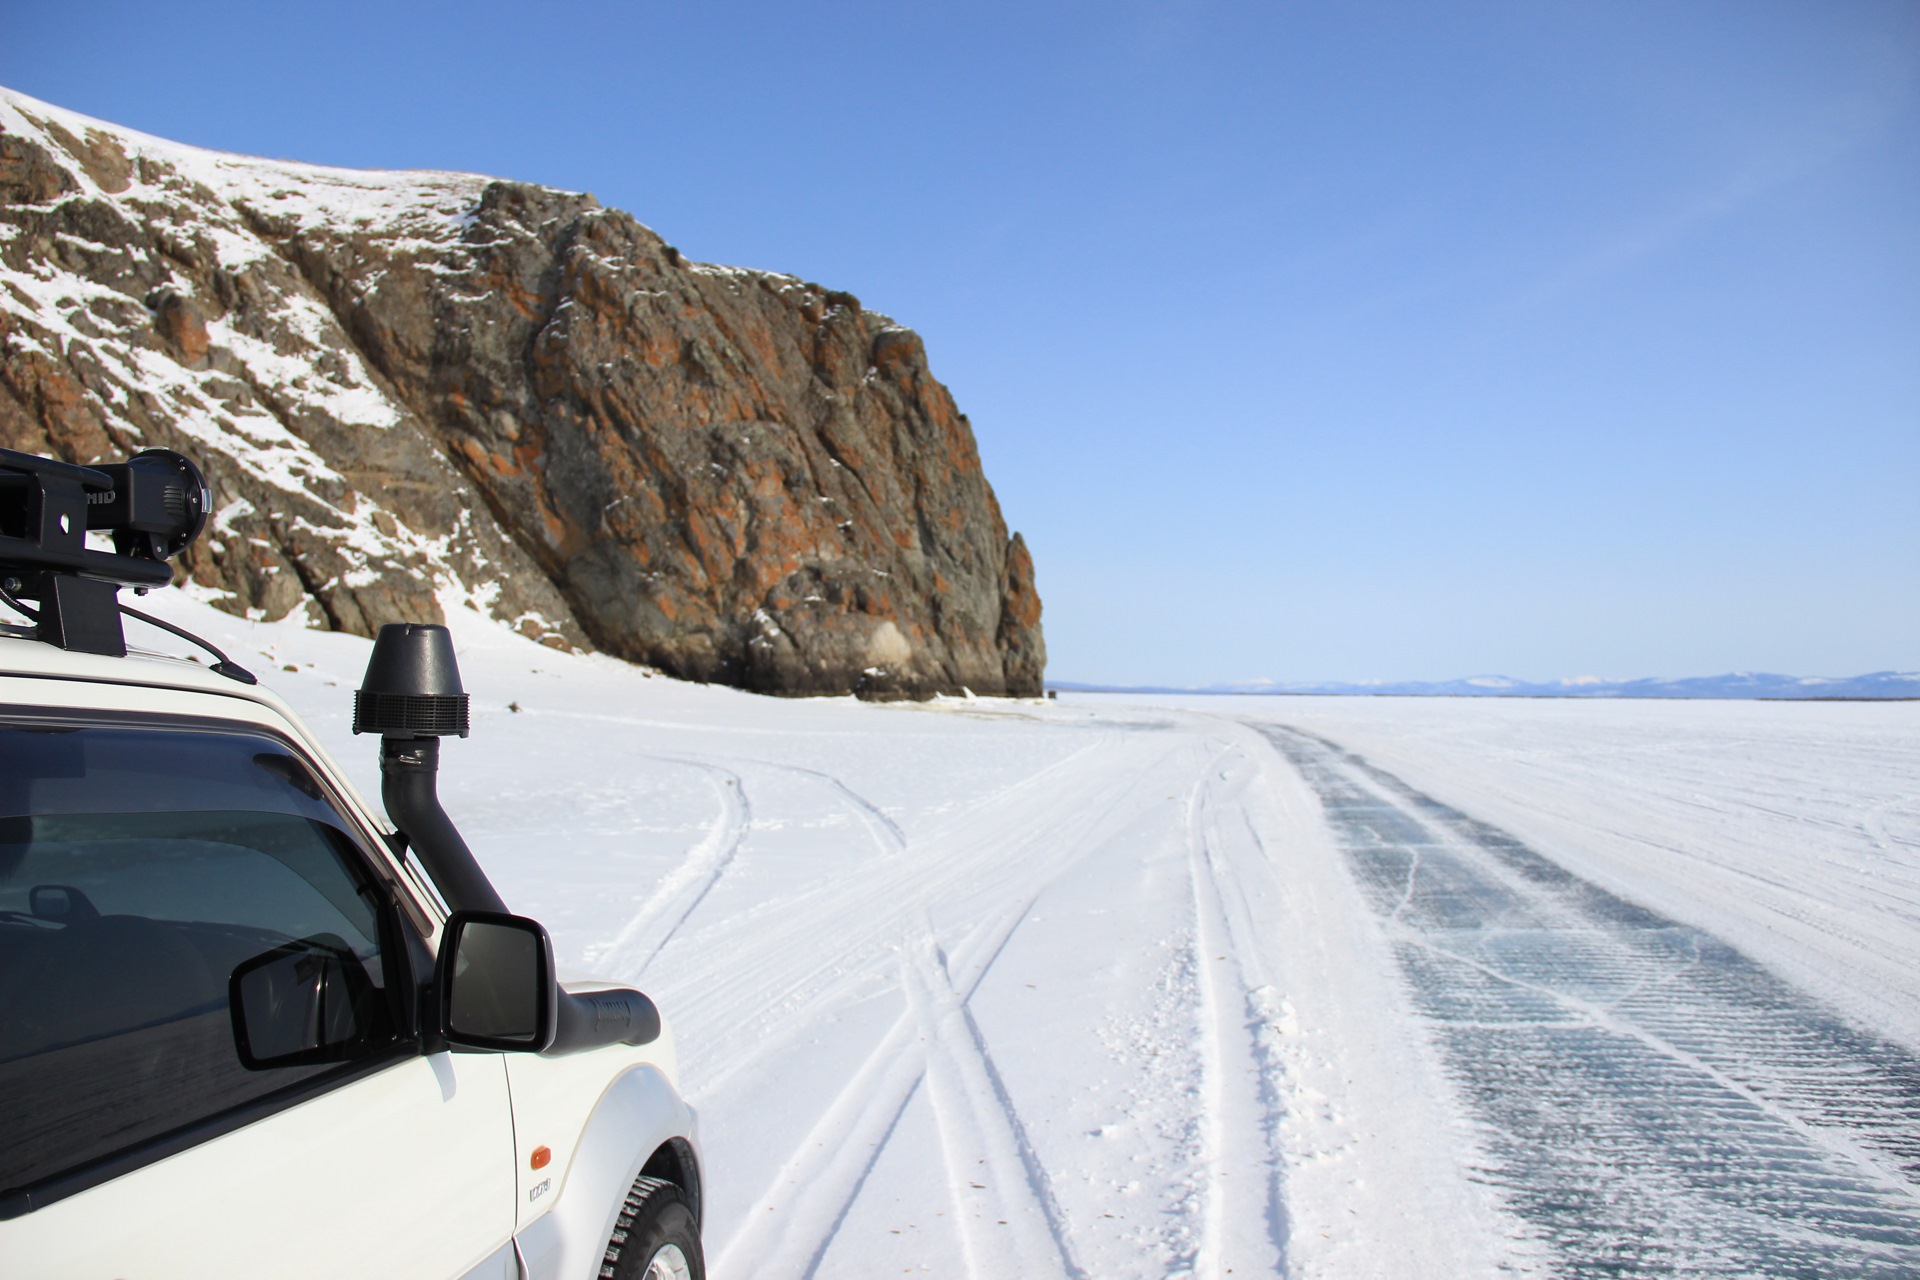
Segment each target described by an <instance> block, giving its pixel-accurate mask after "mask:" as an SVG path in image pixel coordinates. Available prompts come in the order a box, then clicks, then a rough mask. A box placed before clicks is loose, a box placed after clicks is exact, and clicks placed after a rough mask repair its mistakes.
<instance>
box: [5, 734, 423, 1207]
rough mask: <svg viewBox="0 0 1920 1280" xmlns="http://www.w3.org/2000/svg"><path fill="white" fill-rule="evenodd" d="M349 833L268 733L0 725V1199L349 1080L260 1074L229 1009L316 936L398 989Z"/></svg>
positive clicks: (300, 765)
mask: <svg viewBox="0 0 1920 1280" xmlns="http://www.w3.org/2000/svg"><path fill="white" fill-rule="evenodd" d="M348 830H349V827H348V824H347V823H346V822H345V820H344V819H343V818H342V817H341V815H340V814H339V813H338V812H337V811H336V810H335V809H334V807H333V805H332V804H331V803H330V801H329V799H328V797H327V792H326V791H325V789H324V788H323V787H322V786H321V785H320V783H319V781H318V779H317V778H316V777H315V776H314V774H313V771H312V770H311V769H310V768H309V766H308V765H307V764H306V763H305V762H304V761H302V760H301V759H300V757H299V756H298V755H297V754H296V753H295V752H294V751H292V750H291V749H290V748H289V747H288V746H287V744H285V743H284V742H282V741H280V740H279V739H277V738H274V737H272V736H270V735H268V734H266V733H264V732H250V731H245V730H231V729H208V728H194V727H184V726H169V725H131V724H129V725H63V724H47V723H35V722H30V721H7V720H4V719H0V1133H4V1134H5V1135H6V1141H5V1143H4V1144H0V1147H4V1154H0V1186H4V1187H11V1188H18V1187H21V1186H24V1185H27V1184H30V1183H32V1182H35V1181H38V1180H40V1179H43V1178H46V1177H48V1176H52V1175H54V1174H57V1173H60V1172H63V1171H67V1170H70V1169H73V1168H75V1167H76V1166H78V1165H83V1164H85V1163H87V1162H88V1161H90V1160H95V1159H100V1158H103V1157H106V1156H109V1155H111V1154H113V1153H115V1152H119V1151H123V1150H125V1149H127V1148H128V1147H129V1146H130V1145H134V1144H138V1143H139V1142H141V1141H144V1140H148V1139H151V1138H154V1137H157V1136H160V1135H163V1134H166V1133H169V1132H172V1131H175V1130H179V1129H181V1128H184V1127H187V1126H190V1125H193V1124H195V1123H197V1122H200V1121H203V1120H205V1119H207V1118H209V1117H210V1116H213V1115H216V1114H219V1113H222V1112H226V1111H229V1110H231V1109H232V1108H234V1107H236V1106H239V1105H242V1104H245V1103H248V1102H250V1101H255V1100H258V1099H259V1098H262V1097H264V1096H265V1095H267V1094H270V1093H273V1092H275V1091H278V1090H281V1089H285V1088H287V1087H288V1086H289V1085H294V1084H298V1083H300V1082H301V1081H302V1080H304V1079H307V1078H311V1077H312V1076H314V1075H316V1074H319V1073H322V1072H325V1071H327V1070H330V1069H332V1068H331V1067H329V1066H325V1065H320V1066H316V1065H305V1066H298V1067H289V1068H284V1069H277V1070H266V1071H259V1070H248V1069H247V1068H246V1067H245V1066H243V1065H242V1064H241V1062H240V1059H239V1057H238V1055H237V1051H236V1043H235V1031H234V1028H233V1026H232V1021H231V1018H230V1016H229V1010H228V993H229V984H230V981H231V980H232V977H233V974H234V971H235V970H236V968H238V967H240V966H241V965H243V964H244V963H245V962H247V961H248V960H250V959H253V958H255V957H258V956H260V955H262V954H264V953H266V952H269V951H272V950H273V949H274V948H276V947H281V946H283V944H288V943H292V942H295V941H297V940H300V939H323V940H325V944H326V945H327V946H328V947H330V948H336V949H338V950H339V951H341V952H343V953H345V952H350V953H351V954H352V957H353V958H354V959H356V960H357V961H358V963H359V965H360V966H361V967H362V968H363V969H364V971H365V973H366V975H367V977H368V978H370V979H371V982H372V985H373V987H375V988H377V989H382V990H384V989H385V988H386V986H387V978H386V975H385V973H384V972H383V961H384V960H385V955H384V952H383V948H382V929H381V921H382V919H383V912H382V910H381V907H380V905H379V904H380V902H381V896H380V894H379V893H378V891H377V888H376V886H375V885H374V883H373V882H372V880H371V877H370V876H369V875H368V873H367V871H366V869H365V866H364V862H363V859H362V855H361V854H360V853H359V851H358V850H357V848H356V845H355V842H354V840H353V838H352V837H351V836H350V835H349V834H348ZM390 1038H391V1037H389V1039H390Z"/></svg>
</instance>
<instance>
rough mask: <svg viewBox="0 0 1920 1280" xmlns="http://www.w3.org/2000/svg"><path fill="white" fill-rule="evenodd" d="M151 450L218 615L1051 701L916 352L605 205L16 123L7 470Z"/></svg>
mask: <svg viewBox="0 0 1920 1280" xmlns="http://www.w3.org/2000/svg"><path fill="white" fill-rule="evenodd" d="M155 444H159V445H166V446H168V447H172V448H178V449H181V450H182V451H183V452H187V453H190V454H193V455H194V456H196V457H198V458H200V459H201V460H202V461H203V464H204V465H205V466H206V467H207V468H208V471H209V474H210V478H211V479H212V480H213V482H214V486H215V491H216V505H217V506H218V507H219V511H218V515H217V518H216V521H215V528H214V530H213V534H212V536H211V537H210V538H209V539H207V540H203V543H202V544H201V546H200V547H199V548H196V550H195V552H194V553H192V556H191V558H190V560H189V562H188V571H189V573H190V575H191V577H192V579H193V581H194V582H196V583H198V584H199V585H200V587H201V588H202V589H203V590H205V591H207V592H210V593H212V594H213V595H214V597H215V598H216V601H217V602H219V603H221V604H223V605H224V606H225V607H227V608H230V609H233V610H235V611H237V612H246V613H251V614H254V615H255V616H265V617H280V616H284V615H285V614H287V613H288V612H290V611H293V610H299V609H304V610H306V611H307V615H308V617H309V619H310V620H311V621H312V622H313V623H314V624H315V625H324V626H329V627H334V628H338V629H343V630H348V631H353V632H357V633H360V634H370V633H371V631H372V630H373V629H374V628H375V627H377V626H378V625H379V624H380V623H382V622H386V621H393V620H397V619H402V618H412V619H434V618H438V617H440V616H441V613H440V610H441V608H442V606H443V604H445V603H450V602H455V601H458V602H463V603H467V604H471V605H473V606H475V607H479V608H482V609H484V610H486V611H488V612H491V613H492V614H494V615H495V616H498V617H500V618H502V619H504V620H506V621H508V622H509V623H511V624H512V625H514V626H515V627H517V628H518V629H520V630H521V631H523V632H524V633H526V634H529V635H533V636H536V637H538V638H541V639H543V640H545V641H546V642H547V643H550V644H555V645H560V646H568V647H571V646H579V645H587V644H590V645H592V646H594V647H597V648H600V649H603V650H605V651H607V652H610V653H614V654H617V655H619V656H621V657H625V658H629V659H632V660H634V661H639V662H645V663H649V664H651V665H654V666H657V667H659V668H661V669H663V670H665V671H668V672H670V673H673V674H676V675H681V676H685V677H688V678H692V679H698V680H710V681H720V682H724V683H728V684H734V685H739V686H742V687H746V688H752V689H758V690H763V691H768V692H777V693H836V692H846V691H855V692H859V693H862V694H864V695H867V696H877V697H890V696H918V695H924V694H928V693H932V692H940V691H958V690H959V689H961V688H963V687H964V688H970V689H972V690H974V691H975V692H980V693H1013V694H1035V693H1037V692H1038V691H1039V689H1040V681H1041V674H1042V671H1043V668H1044V666H1045V647H1044V642H1043V640H1042V637H1041V630H1040V601H1039V596H1038V594H1037V592H1036V590H1035V587H1034V576H1033V563H1032V559H1031V557H1030V556H1029V554H1028V552H1027V549H1026V546H1025V545H1024V543H1023V542H1022V541H1021V539H1020V537H1019V535H1017V534H1015V535H1013V536H1011V537H1009V536H1008V533H1007V530H1006V525H1005V522H1004V520H1003V519H1002V517H1001V513H1000V510H999V507H998V504H997V503H996V502H995V500H994V496H993V491H992V489H991V487H990V486H989V485H988V483H987V480H986V477H985V475H984V474H983V473H982V470H981V466H980V460H979V456H978V453H977V451H976V449H975V446H974V440H973V433H972V430H971V428H970V426H969V425H968V423H967V420H966V418H965V416H964V415H962V414H961V413H960V412H959V410H958V409H957V408H956V406H955V405H954V402H953V399H952V397H951V396H950V395H949V394H948V392H947V390H946V388H945V387H943V386H942V385H941V384H940V383H939V382H938V381H937V380H935V378H934V377H933V375H932V374H931V372H930V371H929V369H928V365H927V357H926V351H925V349H924V347H923V345H922V343H921V341H920V339H919V337H918V336H917V335H915V334H914V333H913V332H911V331H910V330H908V329H905V328H902V327H901V326H899V325H897V324H895V323H894V322H893V321H891V320H890V319H888V318H887V317H885V316H883V315H880V314H878V313H875V312H871V311H867V310H865V309H864V308H863V307H862V306H861V305H860V303H859V302H858V301H857V300H856V299H854V298H852V297H851V296H849V295H847V294H844V293H836V292H833V291H831V290H827V289H823V288H821V287H819V286H817V285H812V284H807V283H804V282H802V281H800V280H797V279H794V278H792V277H789V276H782V275H776V274H771V273H767V272H759V271H745V270H737V269H733V268H725V267H712V266H704V265H700V264H696V263H691V262H688V261H686V260H685V259H683V258H682V257H681V255H680V254H679V253H678V252H677V251H676V250H674V249H673V248H672V247H671V246H670V245H667V244H666V243H665V242H663V241H662V240H661V239H660V237H658V236H657V235H655V234H654V233H653V232H652V231H650V230H648V229H647V228H646V227H644V226H642V225H641V224H640V223H638V222H636V221H635V220H634V219H633V218H632V217H630V216H628V215H627V214H624V213H621V212H619V211H617V210H612V209H607V208H603V207H602V206H600V205H599V204H598V203H597V202H596V201H594V199H593V198H592V197H591V196H585V195H578V194H571V193H566V192H559V191H553V190H549V189H546V188H541V187H534V186H529V185H525V184H519V183H510V182H498V181H493V180H490V179H486V178H481V177H475V176H472V175H464V174H439V173H365V172H358V171H350V170H330V169H318V168H313V167H309V166H301V165H291V164H280V163H274V162H268V161H259V160H251V159H245V158H241V157H234V156H224V155H218V154H214V153H209V152H203V151H196V150H194V149H191V148H186V147H180V146H176V145H174V144H169V143H163V142H160V141H158V140H155V139H150V138H145V137H142V136H141V135H137V134H132V133H129V132H127V131H125V130H119V129H115V128H112V127H109V126H104V125H100V124H98V123H96V122H90V121H85V120H82V119H80V118H78V117H73V116H70V115H68V114H66V113H63V112H59V111H57V110H55V109H53V108H49V107H45V106H44V105H43V104H39V103H35V102H33V101H31V100H30V99H24V98H21V97H19V96H17V95H10V96H0V445H4V446H6V447H10V448H21V449H29V450H34V451H45V452H52V453H55V454H58V455H60V456H63V457H67V458H70V459H73V460H76V461H90V460H93V459H96V458H100V457H104V456H109V455H117V454H122V453H125V452H127V451H128V450H130V449H132V448H137V447H141V446H144V445H155Z"/></svg>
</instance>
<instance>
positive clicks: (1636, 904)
mask: <svg viewBox="0 0 1920 1280" xmlns="http://www.w3.org/2000/svg"><path fill="white" fill-rule="evenodd" d="M167 594H169V595H172V597H173V598H171V599H169V600H166V601H158V600H157V598H156V607H161V608H164V609H165V610H166V611H167V612H168V613H169V614H170V615H171V616H173V617H175V618H177V619H178V620H180V621H182V622H185V623H187V624H189V625H191V626H193V627H196V628H200V629H203V630H204V631H205V632H206V633H207V634H209V635H210V636H212V637H213V638H214V639H215V640H216V641H217V642H223V643H229V644H230V645H231V647H232V649H233V651H234V656H235V657H236V658H238V659H240V660H241V661H243V662H251V663H252V665H253V666H254V667H255V668H256V669H257V670H259V671H260V672H261V673H262V675H263V676H264V677H265V678H266V679H267V681H268V682H269V683H270V684H271V685H272V686H273V687H274V688H276V689H277V690H279V691H280V692H281V693H282V694H283V695H284V696H286V697H287V698H288V699H289V700H290V701H292V702H293V703H294V704H295V705H296V706H297V707H298V708H299V709H300V710H301V711H302V713H303V714H304V715H306V716H308V717H309V719H310V720H311V722H312V723H313V724H314V726H315V727H316V729H317V730H318V731H319V732H320V733H321V735H322V736H323V738H325V739H327V740H328V741H329V742H330V743H331V745H332V749H333V750H334V751H335V753H336V754H337V755H338V757H339V758H340V759H341V760H342V762H343V763H344V764H346V765H347V766H348V768H349V771H350V772H352V773H353V774H354V775H355V776H356V777H357V778H358V779H359V780H360V782H361V784H362V786H363V787H364V788H365V789H366V790H368V791H369V792H370V793H372V794H376V795H377V777H376V771H375V756H376V753H375V749H374V747H373V744H371V743H370V742H369V741H367V740H365V739H360V740H355V739H353V738H352V736H351V735H350V733H349V732H348V716H349V708H350V705H351V691H352V689H353V688H354V686H355V685H356V684H357V683H358V680H359V677H360V673H361V670H362V667H363V665H364V662H365V658H366V654H367V650H368V645H367V642H366V641H363V640H358V639H355V638H353V637H349V636H343V635H338V634H324V633H315V632H310V631H306V630H302V629H299V628H297V627H293V626H276V625H265V624H249V623H246V622H242V621H239V620H236V619H234V618H232V617H230V616H228V615H225V614H222V613H217V612H215V611H213V610H211V609H208V608H206V607H204V606H201V605H197V604H194V603H192V602H191V601H188V600H185V599H182V598H180V597H179V596H177V595H174V594H173V593H167ZM455 624H456V627H457V631H458V635H459V640H460V645H461V661H462V664H463V671H464V674H465V676H466V680H467V686H468V688H469V689H470V690H471V691H472V692H473V694H474V730H473V736H472V738H471V739H469V740H467V741H464V742H455V743H450V744H449V745H448V747H447V749H446V757H445V760H444V763H443V772H442V781H443V787H444V793H445V795H446V799H447V805H448V808H449V810H450V811H451V812H452V814H453V815H454V817H455V819H456V821H458V822H459V823H460V825H461V827H462V828H463V830H464V831H465V832H466V834H467V836H468V838H469V840H470V842H471V843H472V845H473V846H474V848H475V850H476V852H477V853H478V854H479V855H480V857H481V858H482V860H483V861H484V862H485V863H486V864H487V865H488V867H489V868H490V869H491V871H492V872H493V874H494V877H495V880H496V882H497V883H498V885H499V887H500V888H501V890H502V892H503V894H504V896H505V897H506V899H507V900H508V902H509V903H510V904H511V905H512V906H513V907H514V908H515V909H517V910H521V911H525V912H528V913H530V914H533V915H536V916H538V917H540V918H541V919H543V920H544V921H546V923H547V924H548V925H549V927H550V928H551V929H552V931H553V934H554V937H555V941H556V945H557V947H558V949H559V951H560V954H561V958H562V962H563V964H565V965H568V966H571V967H573V968H575V969H590V970H594V971H598V972H601V973H604V974H607V975H609V976H613V977H618V978H622V979H629V980H633V981H635V982H637V983H639V984H640V985H642V986H643V987H645V988H646V989H647V990H648V991H649V992H651V993H652V994H654V995H655V996H656V997H657V998H658V1000H659V1001H660V1003H661V1005H662V1006H663V1007H664V1008H665V1010H666V1011H667V1013H668V1015H669V1016H670V1017H671V1018H672V1019H673V1021H674V1023H675V1025H676V1029H677V1032H678V1035H679V1037H680V1042H681V1045H682V1052H683V1069H684V1080H683V1084H684V1087H685V1088H686V1090H687V1091H688V1093H689V1094H690V1096H691V1098H692V1100H693V1101H694V1102H695V1104H696V1105H697V1106H698V1107H699V1108H700V1111H701V1114H702V1120H703V1126H704V1139H705V1143H706V1148H707V1156H708V1161H709V1168H708V1174H709V1178H710V1187H711V1194H712V1199H711V1208H710V1212H709V1216H708V1219H707V1231H706V1234H707V1242H708V1248H709V1252H710V1256H711V1258H712V1261H713V1274H714V1275H715V1276H716V1277H719V1278H720V1280H743V1278H745V1277H759V1278H766V1280H773V1278H778V1277H802V1276H821V1277H842V1276H844V1277H871V1276H877V1275H883V1274H895V1275H898V1274H931V1275H945V1276H962V1275H1017V1276H1021V1277H1047V1276H1079V1277H1097V1278H1099V1280H1109V1278H1120V1277H1157V1276H1175V1275H1181V1276H1184V1275H1194V1276H1207V1277H1224V1276H1226V1275H1228V1274H1231V1275H1234V1276H1236V1277H1244V1276H1262V1275H1297V1276H1324V1277H1363V1276H1422V1277H1449V1276H1458V1277H1483V1276H1489V1275H1496V1274H1503V1273H1508V1274H1511V1273H1520V1274H1539V1275H1549V1274H1551V1275H1562V1276H1583V1275H1719V1274H1726V1275H1786V1274H1792V1275H1873V1276H1889V1277H1891V1276H1896V1275H1907V1276H1911V1275H1913V1274H1917V1273H1920V1056H1916V1050H1920V979H1916V977H1915V974H1916V973H1920V705H1915V704H1817V705H1781V704H1732V703H1622V702H1605V703H1591V702H1581V703H1541V702H1524V703H1521V702H1514V703H1500V702H1485V701H1475V702H1413V701H1364V700H1341V699H1271V698H1245V699H1227V698H1188V699H1179V698H1160V699H1145V698H1134V699H1127V698H1120V697H1111V696H1092V695H1073V694H1069V695H1066V696H1064V697H1062V699H1061V700H1060V701H1058V702H1051V703H1048V702H1010V701H994V702H972V701H959V700H942V701H936V702H933V703H930V704H917V705H913V704H894V705H879V706H876V705H868V704H861V703H856V702H854V701H852V700H850V699H821V700H797V701H784V700H772V699H763V698H757V697H753V696H751V695H746V694H742V693H737V692H733V691H729V690H724V689H719V688H711V687H701V686H693V685H686V684H681V683H677V682H673V681H669V680H667V679H664V678H658V677H650V676H648V675H647V674H646V673H645V672H643V671H642V670H640V669H637V668H634V667H630V666H626V665H623V664H621V663H618V662H615V661H612V660H609V659H605V658H598V657H579V656H569V655H564V654H558V653H554V652H552V651H550V650H546V649H542V648H540V647H538V646H536V645H534V644H532V643H530V642H527V641H525V640H522V639H520V638H518V637H516V636H513V635H511V634H510V633H508V632H507V631H505V629H503V628H500V627H498V626H497V625H495V624H491V623H486V622H483V621H481V620H480V619H478V618H477V617H473V616H472V615H466V614H461V613H458V612H457V611H455Z"/></svg>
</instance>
